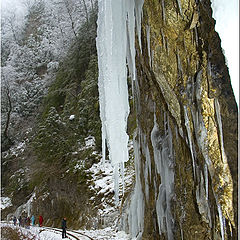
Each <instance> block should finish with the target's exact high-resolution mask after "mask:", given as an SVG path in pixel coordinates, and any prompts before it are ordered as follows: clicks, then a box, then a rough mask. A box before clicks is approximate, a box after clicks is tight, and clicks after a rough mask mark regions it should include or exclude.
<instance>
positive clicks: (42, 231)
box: [1, 222, 130, 240]
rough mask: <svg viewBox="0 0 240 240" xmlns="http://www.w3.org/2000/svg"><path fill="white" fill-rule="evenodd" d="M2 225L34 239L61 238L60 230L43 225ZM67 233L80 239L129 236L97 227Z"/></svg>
mask: <svg viewBox="0 0 240 240" xmlns="http://www.w3.org/2000/svg"><path fill="white" fill-rule="evenodd" d="M2 227H11V228H12V229H14V230H16V231H19V232H21V234H22V235H24V236H26V237H29V239H36V240H58V239H59V240H60V239H62V235H61V230H60V229H59V230H60V231H59V232H58V231H57V230H55V229H47V228H44V227H37V226H31V227H30V229H26V228H22V227H21V228H20V227H16V226H14V225H13V224H11V223H3V222H2V223H1V228H2ZM68 233H70V234H72V235H74V236H75V237H77V238H79V239H81V240H89V239H96V240H127V239H130V238H129V236H128V235H127V234H126V233H125V232H122V231H119V232H115V231H114V230H112V229H111V228H105V229H99V230H76V231H74V232H72V231H68V230H67V235H68ZM87 236H89V237H90V238H89V237H87ZM66 239H72V240H74V239H75V238H74V237H72V236H68V237H67V238H66Z"/></svg>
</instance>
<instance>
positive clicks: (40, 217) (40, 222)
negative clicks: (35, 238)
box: [39, 216, 43, 227]
mask: <svg viewBox="0 0 240 240" xmlns="http://www.w3.org/2000/svg"><path fill="white" fill-rule="evenodd" d="M42 223H43V217H42V216H39V227H42Z"/></svg>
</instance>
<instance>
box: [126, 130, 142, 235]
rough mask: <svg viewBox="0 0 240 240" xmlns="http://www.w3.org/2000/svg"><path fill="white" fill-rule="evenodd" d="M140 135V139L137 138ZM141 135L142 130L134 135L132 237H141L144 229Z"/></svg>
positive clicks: (130, 226)
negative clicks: (134, 176)
mask: <svg viewBox="0 0 240 240" xmlns="http://www.w3.org/2000/svg"><path fill="white" fill-rule="evenodd" d="M137 137H138V139H136V138H137ZM140 137H141V131H140V130H139V131H138V136H137V134H136V133H135V136H134V156H135V158H134V162H135V175H136V183H135V189H134V192H133V196H132V198H131V204H130V210H129V219H128V222H129V228H130V234H131V237H132V239H141V238H142V234H143V229H144V209H145V205H144V196H143V192H142V185H141V179H140V173H141V162H140V147H139V145H140Z"/></svg>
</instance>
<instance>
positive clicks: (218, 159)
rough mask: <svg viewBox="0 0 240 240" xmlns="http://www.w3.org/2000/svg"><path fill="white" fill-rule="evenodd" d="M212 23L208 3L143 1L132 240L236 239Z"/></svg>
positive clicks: (232, 165)
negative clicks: (139, 209) (136, 209)
mask: <svg viewBox="0 0 240 240" xmlns="http://www.w3.org/2000/svg"><path fill="white" fill-rule="evenodd" d="M214 25H215V21H214V19H213V18H212V10H211V3H210V1H209V0H204V1H194V0H178V1H164V0H160V1H156V0H148V1H145V3H144V6H143V22H142V32H141V40H142V43H141V45H142V46H138V47H137V55H136V66H137V76H138V82H137V83H136V85H137V84H138V86H137V87H136V89H138V90H136V94H135V95H136V96H135V107H136V108H135V111H136V121H137V126H138V127H137V133H136V137H135V141H136V149H137V152H138V154H139V156H138V160H137V162H136V163H135V168H136V188H138V189H139V191H141V192H142V197H140V198H142V203H141V205H139V201H141V200H138V203H136V204H138V205H136V206H142V207H143V208H144V220H141V219H140V217H139V215H137V214H136V216H135V217H134V216H133V214H132V212H131V210H130V213H129V219H130V221H129V231H130V232H131V234H132V237H140V238H141V236H142V239H237V230H236V227H237V105H236V102H235V99H234V95H233V91H232V87H231V83H230V78H229V73H228V69H227V67H226V65H225V59H224V56H223V53H222V50H221V46H220V39H219V36H218V34H217V33H216V32H215V30H214ZM137 42H138V41H137V40H136V43H137ZM135 154H136V153H135ZM135 158H136V156H135ZM138 179H139V180H138ZM139 196H141V194H140V195H139ZM131 204H132V205H133V204H134V195H133V197H132V201H131ZM140 216H141V214H140ZM133 222H137V223H138V227H136V226H133ZM141 225H143V226H142V227H141ZM139 226H140V227H139Z"/></svg>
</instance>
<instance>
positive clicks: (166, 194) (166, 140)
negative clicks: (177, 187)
mask: <svg viewBox="0 0 240 240" xmlns="http://www.w3.org/2000/svg"><path fill="white" fill-rule="evenodd" d="M164 118H165V120H164V126H165V127H164V128H165V133H164V135H161V134H160V130H159V127H158V124H157V122H156V114H155V112H154V127H153V130H152V132H151V141H152V146H153V151H154V162H155V165H156V166H157V172H158V173H159V175H160V176H161V184H160V186H159V191H158V192H159V193H158V197H157V201H156V212H157V220H158V227H159V232H160V233H166V234H167V238H168V239H173V221H174V219H173V217H172V213H171V198H172V195H173V186H174V168H173V156H174V154H173V152H172V132H171V128H170V125H169V118H168V116H166V115H165V116H164Z"/></svg>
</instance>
